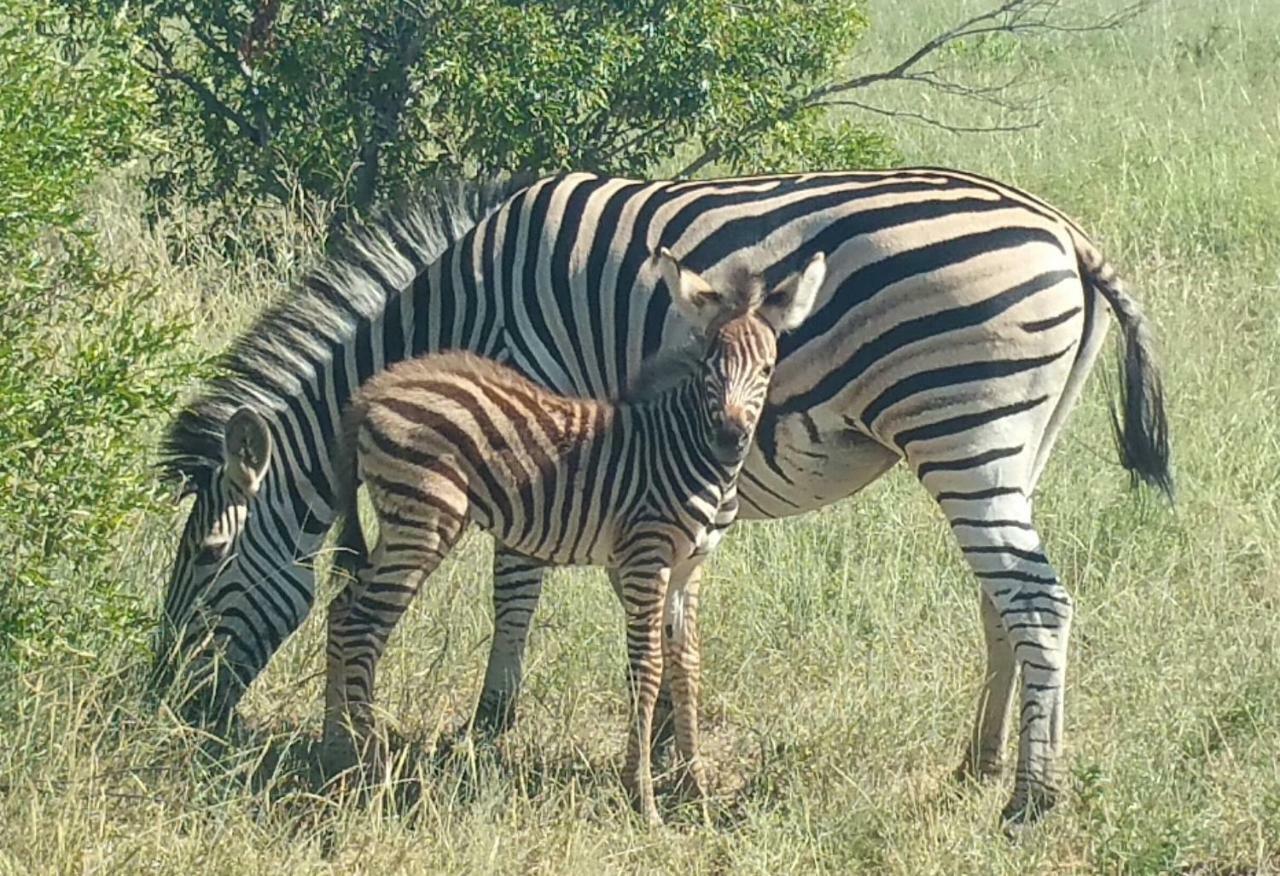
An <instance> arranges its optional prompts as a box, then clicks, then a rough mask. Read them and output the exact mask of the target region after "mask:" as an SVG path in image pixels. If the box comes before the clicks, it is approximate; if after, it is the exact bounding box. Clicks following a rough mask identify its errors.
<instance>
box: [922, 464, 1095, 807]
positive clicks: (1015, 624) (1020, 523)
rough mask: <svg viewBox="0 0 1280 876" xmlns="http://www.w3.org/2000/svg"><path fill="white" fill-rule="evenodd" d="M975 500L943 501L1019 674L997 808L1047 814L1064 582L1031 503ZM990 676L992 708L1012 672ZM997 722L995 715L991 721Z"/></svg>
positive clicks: (1007, 495)
mask: <svg viewBox="0 0 1280 876" xmlns="http://www.w3.org/2000/svg"><path fill="white" fill-rule="evenodd" d="M987 493H988V494H987V496H986V497H984V498H983V499H982V500H981V501H978V500H974V499H970V500H961V501H946V499H947V497H948V496H956V495H958V494H956V493H950V494H942V495H941V496H940V498H942V499H943V504H944V509H945V510H946V512H947V516H948V518H949V519H950V522H951V526H952V529H953V530H954V532H955V533H956V538H957V539H958V540H959V542H960V546H961V548H962V549H963V550H964V553H965V557H966V559H967V560H968V561H969V564H970V566H971V567H972V568H973V570H974V572H975V574H977V576H978V578H979V580H980V581H981V584H982V592H983V595H984V597H985V598H986V599H988V600H990V602H991V606H992V610H993V611H994V612H995V614H996V615H997V616H998V618H999V620H1000V622H1001V623H1002V625H1003V627H1004V632H1005V634H1006V635H1007V636H1008V643H1009V644H1008V649H1009V652H1010V653H1011V654H1012V656H1013V662H1014V664H1015V666H1016V671H1018V672H1020V673H1021V675H1022V703H1021V709H1020V711H1019V712H1018V714H1019V732H1018V769H1017V777H1016V780H1015V783H1014V792H1013V797H1012V799H1011V800H1010V801H1009V804H1008V805H1007V806H1006V807H1005V809H1004V813H1003V814H1004V819H1005V821H1006V822H1007V823H1011V824H1019V823H1022V822H1026V821H1033V820H1035V819H1037V818H1038V817H1039V816H1041V815H1043V814H1044V813H1045V812H1047V811H1048V810H1049V809H1050V808H1052V806H1053V805H1054V803H1055V802H1056V800H1057V797H1058V794H1059V791H1060V788H1061V759H1062V745H1063V707H1064V696H1065V689H1066V672H1067V638H1068V635H1069V634H1070V630H1071V615H1072V604H1071V597H1070V595H1068V593H1067V591H1066V588H1065V587H1063V586H1062V583H1061V582H1060V581H1059V580H1058V574H1057V572H1056V571H1055V570H1054V568H1053V567H1052V566H1051V565H1050V564H1049V560H1048V558H1047V557H1046V556H1045V554H1044V548H1043V545H1042V543H1041V541H1040V536H1039V534H1038V533H1037V532H1036V530H1035V528H1034V526H1032V523H1031V505H1030V503H1029V502H1028V501H1027V499H1026V496H1025V495H1024V494H1023V493H1022V492H1021V491H1020V490H1006V489H1004V488H1000V489H997V490H989V491H987ZM1001 668H1003V667H1002V666H1000V665H997V667H996V672H995V675H996V676H998V677H999V680H998V681H997V682H995V683H989V685H988V687H990V688H997V689H996V690H994V691H993V692H992V693H991V695H990V698H989V705H990V709H991V710H992V711H998V707H999V706H1000V705H1001V704H1000V703H999V702H998V699H999V698H998V694H999V693H1000V691H999V689H998V688H999V686H1000V685H1001V684H1004V683H1006V682H1007V683H1008V684H1009V685H1012V681H1013V679H1012V674H1013V671H1012V670H1007V671H1005V672H1000V671H999V670H1000V669H1001ZM986 711H987V709H985V708H984V713H983V714H982V715H980V716H979V720H980V721H983V722H984V724H983V726H982V727H980V728H978V730H977V731H976V732H975V737H981V739H980V745H981V743H982V742H985V741H986V739H988V738H990V737H994V736H996V735H998V734H996V733H994V732H992V730H991V729H990V728H989V727H988V725H987V724H986V723H985V721H986V719H987V715H986ZM993 724H994V726H995V727H997V728H998V727H999V726H1000V724H1001V721H1000V720H999V718H998V717H997V718H996V719H995V721H994V722H993Z"/></svg>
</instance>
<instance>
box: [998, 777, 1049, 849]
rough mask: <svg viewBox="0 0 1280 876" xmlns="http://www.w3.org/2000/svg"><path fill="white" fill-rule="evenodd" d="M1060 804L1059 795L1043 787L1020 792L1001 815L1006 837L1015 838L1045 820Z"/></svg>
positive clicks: (1015, 794)
mask: <svg viewBox="0 0 1280 876" xmlns="http://www.w3.org/2000/svg"><path fill="white" fill-rule="evenodd" d="M1057 802H1058V793H1057V791H1054V790H1052V789H1050V788H1045V787H1043V786H1040V787H1034V788H1031V789H1030V790H1018V791H1015V792H1014V794H1013V799H1012V800H1010V801H1009V803H1008V805H1006V806H1005V807H1004V810H1003V811H1002V812H1001V813H1000V821H1001V824H1002V826H1003V828H1004V832H1005V835H1006V836H1008V837H1009V838H1011V839H1012V838H1015V837H1016V836H1018V834H1020V833H1021V831H1022V830H1023V829H1025V828H1027V827H1030V826H1032V825H1034V824H1036V823H1037V822H1039V821H1040V819H1042V818H1044V817H1045V815H1047V814H1048V813H1049V810H1050V809H1052V808H1053V807H1054V806H1055V805H1056V804H1057Z"/></svg>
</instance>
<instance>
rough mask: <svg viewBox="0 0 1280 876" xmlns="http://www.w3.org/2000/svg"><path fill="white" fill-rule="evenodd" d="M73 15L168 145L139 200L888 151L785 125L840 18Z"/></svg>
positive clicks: (448, 5)
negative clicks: (126, 18) (119, 63)
mask: <svg viewBox="0 0 1280 876" xmlns="http://www.w3.org/2000/svg"><path fill="white" fill-rule="evenodd" d="M67 2H71V3H73V4H75V5H77V6H79V7H83V6H84V5H85V2H86V0H67ZM92 2H94V3H95V4H96V8H98V10H99V12H100V14H106V13H117V12H127V13H128V14H129V15H130V16H132V17H133V18H134V19H135V20H136V21H137V22H138V24H139V28H140V29H141V32H142V34H143V35H144V37H145V44H146V50H145V51H144V53H143V55H142V57H141V62H142V63H143V64H144V65H145V66H146V68H147V69H148V70H149V71H150V72H151V83H152V85H153V87H154V88H155V90H156V93H157V96H158V100H157V106H158V108H159V111H160V115H161V118H162V120H163V122H164V125H165V127H166V129H167V130H168V131H169V132H171V136H170V137H169V140H170V149H169V151H168V153H167V155H166V156H165V160H164V161H163V162H161V163H160V164H159V165H158V166H157V172H156V174H155V176H154V178H153V183H154V184H155V187H156V191H157V192H158V193H166V192H173V191H178V192H183V193H187V194H189V195H192V196H194V197H196V198H198V199H202V200H209V201H223V202H226V201H227V200H228V199H231V200H234V201H236V202H239V203H244V202H246V201H251V200H256V199H260V198H262V197H263V196H267V197H274V198H276V199H279V200H287V199H288V197H289V195H290V192H291V190H292V187H294V186H298V187H300V188H301V189H302V190H303V191H305V192H307V193H308V194H310V195H313V196H318V197H321V198H323V199H326V200H332V201H335V202H337V203H339V204H341V205H343V206H346V207H355V208H364V207H367V206H369V205H370V204H372V203H374V202H375V201H376V200H377V199H378V198H380V197H384V196H387V195H393V194H399V193H402V192H405V191H412V190H413V189H414V188H415V186H416V185H417V184H418V183H419V182H420V181H421V180H423V179H425V178H427V177H431V176H436V175H440V174H447V173H459V172H461V173H474V172H476V171H498V170H526V171H527V170H533V171H552V170H561V169H579V170H596V171H603V172H612V173H620V174H630V175H649V174H652V173H654V172H655V171H656V170H657V169H659V168H661V167H662V166H663V164H664V162H669V161H670V160H671V159H672V157H673V156H675V155H677V154H682V153H693V154H698V153H700V152H702V151H705V150H707V149H714V150H715V151H716V153H717V154H718V155H720V156H721V157H720V164H721V166H722V167H723V168H724V169H726V170H731V171H749V170H765V169H772V168H773V167H774V166H775V165H776V163H777V162H776V159H778V158H779V156H785V157H786V161H787V163H788V164H792V165H794V164H797V163H799V164H805V163H806V162H805V155H804V153H803V152H802V153H800V154H798V155H797V154H796V153H795V152H794V151H793V147H794V146H795V145H796V144H797V143H804V142H808V141H814V140H822V141H823V142H822V147H821V148H820V149H818V150H817V151H816V152H815V154H814V155H813V158H815V159H818V160H828V159H831V158H832V157H833V154H834V157H835V158H836V159H837V160H839V161H841V162H843V163H845V164H846V165H853V164H867V163H871V164H882V163H884V162H885V161H886V160H887V156H888V155H889V154H890V153H889V152H888V151H887V150H886V148H885V143H884V142H883V140H881V139H878V138H869V137H867V136H866V135H865V132H861V131H858V130H855V129H851V128H848V127H847V126H846V127H845V128H843V129H841V130H840V131H838V132H835V134H832V132H830V131H826V132H825V133H824V129H823V128H822V123H821V114H820V113H798V114H797V113H796V112H795V111H794V104H795V102H796V101H797V99H798V97H799V96H800V95H802V94H804V93H805V92H807V91H808V89H809V88H810V87H811V86H812V85H813V83H814V82H816V81H819V80H821V79H822V78H823V77H826V76H829V75H830V74H831V72H832V71H833V69H835V68H836V67H837V66H838V65H840V64H841V63H842V62H843V61H844V60H846V59H847V58H848V57H849V55H850V53H851V51H852V49H853V46H854V44H855V43H856V41H857V39H858V37H859V35H860V34H861V33H862V32H863V29H864V27H865V24H866V20H865V18H864V16H863V15H862V13H861V11H860V9H859V4H857V3H855V2H850V0H747V2H726V0H691V2H687V3H680V4H670V3H664V2H652V0H650V2H639V3H632V2H626V3H620V2H600V0H534V2H529V3H512V2H509V0H465V2H459V0H416V2H404V0H370V2H365V3H338V2H334V0H253V2H249V3H245V2H232V3H225V2H209V0H143V2H141V3H138V2H136V0H133V2H129V3H126V2H125V0H92ZM808 164H809V165H810V166H811V167H812V166H813V165H814V164H815V162H813V161H810V162H808Z"/></svg>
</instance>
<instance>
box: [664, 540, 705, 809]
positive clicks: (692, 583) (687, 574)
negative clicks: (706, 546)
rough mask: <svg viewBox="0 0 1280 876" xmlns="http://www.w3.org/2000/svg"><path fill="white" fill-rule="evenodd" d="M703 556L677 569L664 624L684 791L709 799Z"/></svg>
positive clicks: (666, 664)
mask: <svg viewBox="0 0 1280 876" xmlns="http://www.w3.org/2000/svg"><path fill="white" fill-rule="evenodd" d="M701 578H702V561H701V559H700V558H698V559H695V560H694V561H692V564H690V565H686V566H685V567H684V568H680V569H677V570H675V571H674V572H673V573H672V575H671V584H670V587H669V588H668V590H667V598H666V600H665V617H664V619H663V627H662V634H663V635H662V645H663V648H662V657H663V660H662V665H663V669H664V672H663V678H664V680H666V681H669V682H670V688H671V698H672V700H673V701H674V705H675V708H674V721H673V722H672V723H673V724H674V725H675V739H676V747H677V749H678V750H679V752H680V756H681V759H682V760H683V761H684V763H683V770H684V772H683V774H682V776H681V779H680V790H681V792H682V793H683V794H684V795H685V796H686V797H688V798H689V799H693V800H697V801H700V802H705V799H706V788H707V782H706V769H705V765H704V764H703V761H702V757H701V755H700V754H699V740H698V703H699V689H700V680H701V678H700V671H701V659H702V658H701V651H700V648H699V642H698V626H697V614H698V585H699V582H700V580H701Z"/></svg>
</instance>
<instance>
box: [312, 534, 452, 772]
mask: <svg viewBox="0 0 1280 876" xmlns="http://www.w3.org/2000/svg"><path fill="white" fill-rule="evenodd" d="M406 519H407V518H404V517H397V518H396V519H395V520H390V519H385V518H383V519H381V520H380V522H381V524H382V526H381V532H380V533H379V539H378V545H377V547H375V548H374V550H373V555H372V558H371V561H370V563H369V565H368V566H367V567H366V568H365V569H364V570H363V572H362V574H361V576H360V581H359V583H358V585H357V586H356V587H355V589H354V592H353V593H352V594H351V595H349V596H345V597H344V596H341V595H340V596H339V597H338V599H339V600H344V599H345V602H342V601H339V602H338V608H339V611H338V612H337V613H335V614H331V616H330V627H329V643H328V647H327V651H326V653H327V654H328V655H329V659H328V671H329V672H330V673H331V674H332V675H331V676H330V678H328V679H327V680H326V686H325V689H326V691H332V692H333V693H332V697H333V708H332V710H326V715H325V729H324V738H325V743H326V760H327V761H328V762H330V763H332V764H334V765H336V766H341V765H342V763H341V760H342V759H343V758H344V757H351V756H353V755H354V756H359V755H360V754H362V753H369V754H371V755H372V757H373V762H374V763H375V764H376V763H377V755H378V751H377V750H376V748H375V747H373V745H372V741H373V731H374V720H373V688H374V677H375V671H376V668H377V665H378V661H379V660H380V659H381V658H382V652H383V650H384V649H385V648H386V645H387V638H388V637H389V636H390V635H391V632H392V630H394V629H395V626H396V624H397V623H399V621H400V618H401V616H402V615H403V614H404V612H405V609H407V608H408V607H409V603H410V602H411V601H412V600H413V597H414V596H415V595H416V594H417V592H418V588H419V587H420V586H421V584H422V582H423V581H425V580H426V579H427V578H428V577H430V575H431V573H432V572H434V571H435V569H436V567H437V566H438V565H440V562H441V560H443V559H444V558H445V556H446V555H448V553H449V550H450V548H452V547H453V545H454V543H455V542H456V541H457V539H458V536H459V535H460V534H461V533H462V529H463V521H462V520H460V519H458V518H453V517H446V516H445V515H444V514H443V513H442V512H435V513H433V514H431V516H430V519H429V520H426V521H423V522H421V523H416V522H415V523H414V524H412V525H409V524H407V523H406V522H405V521H406ZM348 743H349V744H348ZM347 765H350V764H347Z"/></svg>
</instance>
